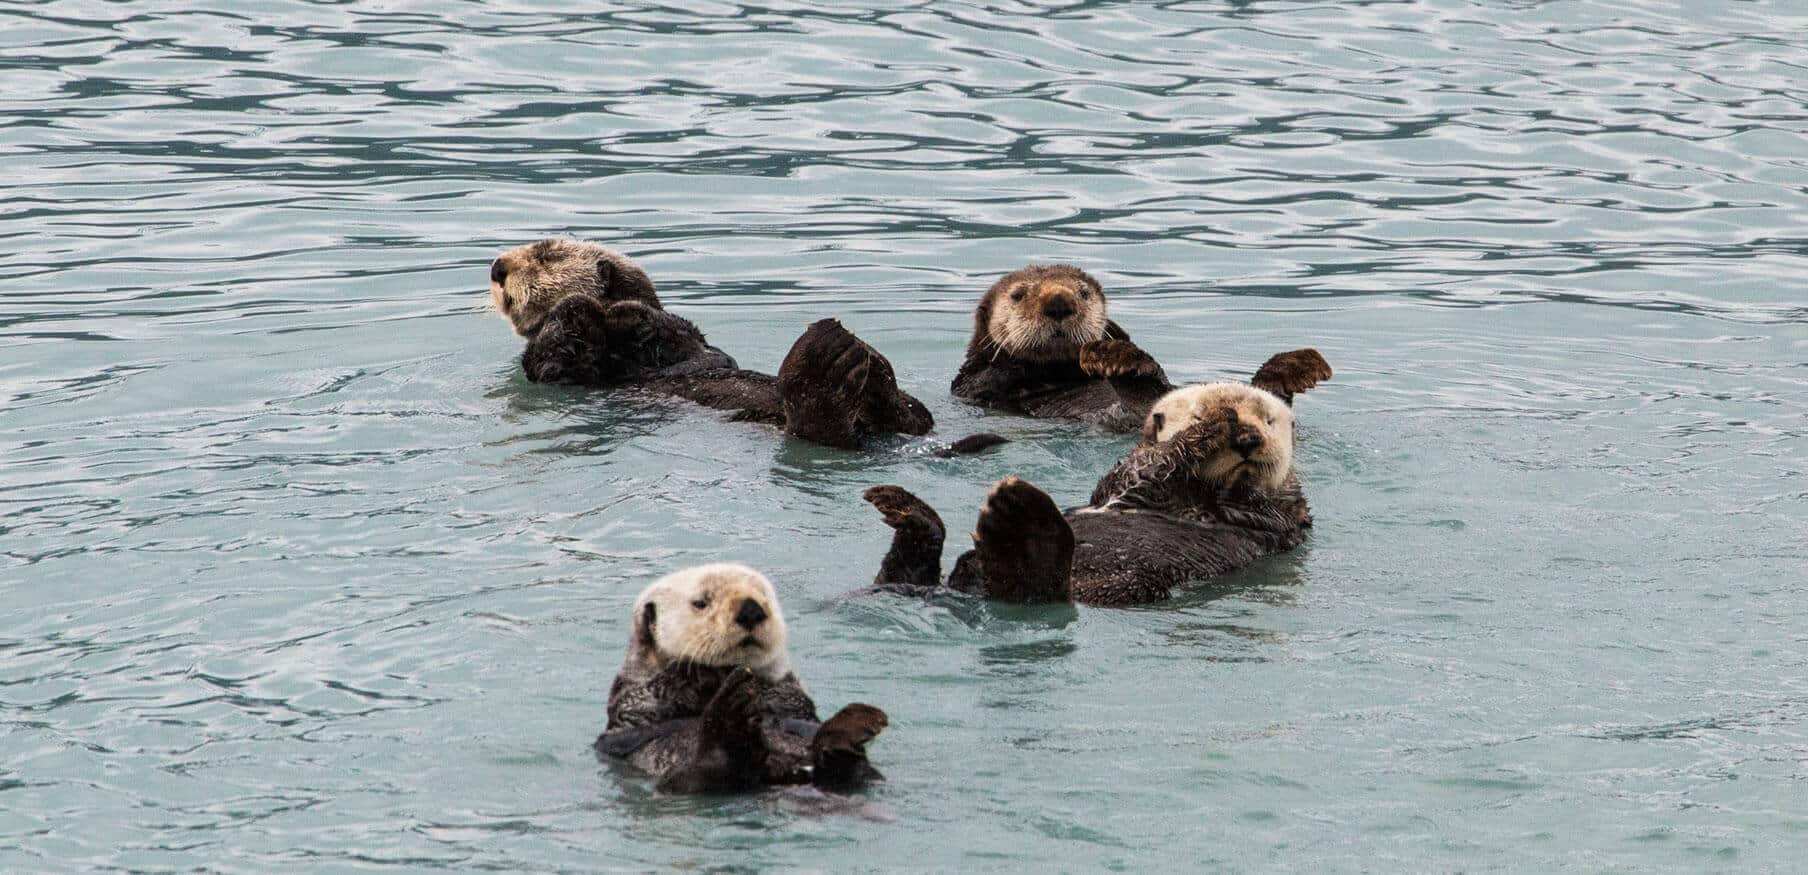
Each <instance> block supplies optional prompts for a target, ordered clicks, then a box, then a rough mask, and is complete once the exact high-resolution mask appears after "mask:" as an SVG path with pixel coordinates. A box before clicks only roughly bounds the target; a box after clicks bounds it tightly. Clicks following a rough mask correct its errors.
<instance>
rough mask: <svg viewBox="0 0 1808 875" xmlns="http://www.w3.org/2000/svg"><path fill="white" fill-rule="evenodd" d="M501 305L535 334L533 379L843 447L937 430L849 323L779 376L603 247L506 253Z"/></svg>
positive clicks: (797, 351)
mask: <svg viewBox="0 0 1808 875" xmlns="http://www.w3.org/2000/svg"><path fill="white" fill-rule="evenodd" d="M490 298H491V302H492V303H493V304H494V306H495V308H496V310H497V312H498V313H500V314H502V315H503V316H504V317H505V318H507V319H508V320H509V323H510V324H511V325H512V326H514V329H515V332H516V333H517V334H520V335H521V336H523V337H526V338H527V347H526V349H525V350H524V351H523V352H522V355H521V367H522V370H524V371H525V372H526V373H527V377H528V379H530V380H533V381H534V382H538V383H567V384H575V385H580V386H591V387H600V388H613V387H623V386H637V387H641V388H644V389H647V390H650V391H654V392H658V393H662V394H667V395H675V396H677V397H680V398H686V399H689V400H691V401H694V402H696V403H698V404H702V405H704V406H706V407H711V408H714V409H717V410H726V411H730V412H732V413H733V418H734V419H735V420H738V421H745V422H760V423H765V424H768V425H776V426H780V427H782V428H784V430H785V431H786V432H787V433H789V434H792V435H795V436H797V437H800V438H803V439H805V440H810V441H814V442H816V443H820V444H824V445H827V446H833V447H843V448H850V447H855V446H858V445H859V444H860V443H861V442H862V441H864V440H865V439H866V438H867V437H869V436H872V435H882V434H912V435H921V434H927V433H928V432H929V430H930V429H931V428H932V427H934V424H935V421H934V418H933V417H932V416H931V415H930V413H929V409H928V408H927V407H924V406H923V404H922V402H920V401H918V400H917V399H916V398H913V397H911V396H910V395H909V394H908V393H906V392H904V391H903V390H901V389H899V388H898V384H897V378H896V376H895V375H894V374H893V372H892V368H891V363H890V362H889V361H887V360H886V359H885V357H884V356H883V355H880V354H879V352H878V350H875V349H873V348H872V347H871V346H869V345H867V344H866V343H865V342H863V341H861V340H860V339H859V338H858V337H855V336H854V335H853V334H852V333H850V332H849V331H848V330H847V329H846V328H844V327H842V325H841V323H840V322H838V321H836V320H834V319H822V320H819V321H817V322H815V323H813V324H811V325H810V326H809V328H807V329H806V330H805V331H804V333H803V335H802V336H800V337H799V338H798V339H797V341H796V343H794V344H793V345H792V347H791V350H790V352H789V353H788V354H787V355H786V356H785V360H784V362H783V364H782V365H781V366H780V367H779V373H778V376H776V377H774V376H771V375H768V374H762V373H759V372H757V371H749V370H744V369H742V368H740V367H739V366H738V365H737V364H736V362H735V360H734V359H733V358H732V357H730V356H729V355H728V354H727V353H725V352H723V351H722V350H720V349H717V348H715V347H713V346H711V345H709V343H708V342H707V341H706V340H705V339H704V336H703V332H702V331H700V330H698V328H697V326H696V325H694V324H692V323H691V322H690V321H689V320H687V319H684V318H682V317H680V316H676V315H674V314H672V313H669V312H667V311H666V310H665V309H664V308H663V306H662V305H661V304H660V301H659V295H658V293H657V291H656V290H655V289H654V287H653V283H652V280H651V279H649V278H648V277H647V275H646V272H645V271H643V270H641V269H640V267H639V266H638V265H635V264H634V262H633V261H632V260H631V259H629V258H628V257H627V256H625V255H622V254H621V253H619V252H615V251H613V250H610V249H607V248H605V247H602V246H598V245H596V244H594V243H582V242H578V241H571V240H543V241H540V242H538V243H532V244H528V245H526V246H520V247H516V248H514V249H511V250H509V251H507V252H504V253H503V254H502V255H500V256H498V257H497V259H496V260H495V261H494V262H493V263H492V264H491V268H490Z"/></svg>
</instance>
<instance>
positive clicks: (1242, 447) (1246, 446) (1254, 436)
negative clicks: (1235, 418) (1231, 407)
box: [1230, 428, 1262, 456]
mask: <svg viewBox="0 0 1808 875" xmlns="http://www.w3.org/2000/svg"><path fill="white" fill-rule="evenodd" d="M1230 445H1231V447H1232V448H1234V449H1235V450H1236V451H1237V452H1239V453H1242V454H1243V455H1245V456H1248V455H1249V454H1250V453H1253V452H1255V451H1256V450H1259V449H1261V448H1262V433H1261V432H1258V431H1256V430H1255V429H1253V428H1240V429H1237V431H1236V433H1235V434H1232V435H1231V436H1230Z"/></svg>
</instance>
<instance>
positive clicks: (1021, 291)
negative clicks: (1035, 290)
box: [1011, 286, 1030, 301]
mask: <svg viewBox="0 0 1808 875" xmlns="http://www.w3.org/2000/svg"><path fill="white" fill-rule="evenodd" d="M1029 293H1030V290H1029V289H1026V288H1024V287H1022V286H1018V287H1017V288H1014V289H1012V290H1011V300H1013V301H1021V300H1023V296H1024V295H1027V294H1029Z"/></svg>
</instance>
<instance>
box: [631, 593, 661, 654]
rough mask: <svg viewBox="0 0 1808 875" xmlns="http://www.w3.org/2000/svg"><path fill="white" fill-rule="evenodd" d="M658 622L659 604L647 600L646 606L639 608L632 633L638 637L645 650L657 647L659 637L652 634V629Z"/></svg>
mask: <svg viewBox="0 0 1808 875" xmlns="http://www.w3.org/2000/svg"><path fill="white" fill-rule="evenodd" d="M658 623H659V606H658V605H655V604H653V603H652V602H647V606H646V607H644V608H641V609H640V618H639V620H638V621H637V622H636V623H635V624H634V625H635V627H636V628H635V630H634V633H635V635H636V636H638V637H639V639H640V646H641V647H643V648H645V649H647V650H654V649H657V648H658V646H659V639H658V638H657V637H656V636H655V635H654V634H653V630H654V629H655V628H657V625H658Z"/></svg>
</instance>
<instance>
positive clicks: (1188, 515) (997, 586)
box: [866, 350, 1330, 605]
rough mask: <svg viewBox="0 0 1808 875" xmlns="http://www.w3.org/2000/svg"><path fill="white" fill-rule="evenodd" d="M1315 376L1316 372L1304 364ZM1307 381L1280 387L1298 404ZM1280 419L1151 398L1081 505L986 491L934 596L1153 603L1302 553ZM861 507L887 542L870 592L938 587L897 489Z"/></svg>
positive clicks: (1223, 391)
mask: <svg viewBox="0 0 1808 875" xmlns="http://www.w3.org/2000/svg"><path fill="white" fill-rule="evenodd" d="M1314 362H1316V364H1314ZM1323 362H1324V359H1323V358H1322V357H1321V356H1319V355H1318V353H1317V352H1315V351H1312V350H1298V351H1295V352H1291V353H1282V354H1281V355H1279V356H1275V357H1274V358H1272V359H1270V360H1269V363H1268V364H1266V365H1264V366H1263V371H1260V372H1258V373H1264V372H1267V373H1270V374H1273V373H1276V372H1288V373H1295V374H1296V375H1297V374H1307V373H1312V374H1316V373H1320V372H1322V373H1323V374H1324V375H1325V376H1326V377H1328V376H1329V375H1330V369H1329V366H1328V365H1325V366H1323V367H1322V368H1320V367H1318V366H1319V365H1323ZM1316 382H1317V378H1316V377H1313V378H1306V377H1298V378H1295V379H1291V380H1289V381H1288V383H1287V384H1288V385H1291V386H1293V387H1294V388H1293V390H1292V391H1296V392H1297V391H1304V390H1305V389H1308V388H1310V387H1311V385H1315V384H1316ZM1293 451H1294V428H1293V412H1292V410H1291V408H1290V407H1289V405H1288V404H1287V403H1286V401H1284V400H1282V399H1281V398H1280V397H1278V396H1276V395H1274V394H1273V393H1271V392H1268V391H1266V390H1263V389H1259V388H1256V387H1254V386H1247V385H1242V384H1237V383H1215V384H1208V385H1203V386H1189V387H1186V388H1182V389H1177V390H1175V391H1173V392H1171V393H1169V394H1168V395H1166V396H1164V397H1163V398H1161V399H1160V400H1159V401H1158V402H1156V403H1155V404H1154V405H1153V409H1152V410H1151V411H1150V414H1149V416H1148V418H1147V420H1146V421H1145V423H1144V428H1143V435H1142V439H1141V441H1140V442H1139V443H1138V445H1137V446H1136V447H1135V448H1134V449H1132V450H1131V451H1130V453H1129V454H1128V455H1127V456H1126V457H1125V458H1124V459H1123V461H1121V462H1119V463H1118V464H1117V465H1116V466H1114V467H1113V468H1112V470H1111V471H1110V472H1108V473H1107V474H1106V475H1105V476H1104V477H1103V478H1101V479H1100V480H1099V483H1098V485H1097V487H1096V488H1095V489H1094V491H1093V494H1092V498H1091V501H1090V502H1089V503H1088V504H1087V505H1086V506H1084V507H1078V508H1074V509H1071V510H1068V511H1067V512H1065V513H1063V512H1062V511H1060V510H1059V509H1058V508H1057V507H1056V505H1055V503H1054V501H1053V500H1051V499H1050V498H1049V497H1048V495H1047V494H1045V493H1043V492H1042V491H1041V490H1040V489H1037V488H1036V487H1035V486H1034V485H1032V484H1030V483H1029V482H1027V481H1024V480H1021V479H1019V478H1016V477H1007V478H1005V479H1004V480H1002V481H1000V482H999V483H998V484H997V485H996V486H994V487H993V489H992V492H991V494H990V495H988V496H987V498H986V502H985V504H984V506H983V507H982V508H981V509H980V513H979V519H978V521H977V522H976V524H975V526H974V532H973V544H974V546H973V549H972V550H969V551H967V552H966V553H964V554H962V555H961V556H960V557H959V558H958V559H957V560H956V561H955V566H954V570H953V571H952V572H951V573H950V574H949V576H948V579H947V581H946V584H945V585H946V586H947V587H949V588H952V589H956V590H960V591H964V592H973V593H978V594H981V595H984V596H986V597H987V598H992V599H997V600H1001V601H1010V602H1018V603H1036V602H1061V601H1067V600H1070V599H1071V600H1072V601H1076V602H1080V603H1083V604H1090V605H1133V604H1143V603H1147V602H1154V601H1162V600H1165V599H1167V598H1169V597H1170V595H1171V594H1172V592H1173V590H1174V588H1175V587H1176V586H1178V585H1180V584H1182V583H1185V582H1187V581H1197V580H1203V579H1207V578H1211V577H1214V576H1217V575H1220V574H1224V573H1226V572H1228V571H1232V570H1234V569H1237V568H1241V567H1243V566H1245V565H1248V564H1250V563H1251V562H1254V561H1255V560H1257V559H1259V558H1261V557H1263V556H1268V555H1271V554H1274V553H1280V552H1284V551H1286V550H1291V549H1293V548H1294V547H1296V546H1298V545H1299V544H1300V543H1302V542H1303V541H1304V540H1305V537H1306V530H1307V529H1308V528H1309V527H1310V526H1311V525H1312V513H1311V509H1310V507H1309V506H1308V505H1307V503H1306V498H1305V494H1304V492H1303V491H1302V490H1301V488H1300V483H1299V479H1298V476H1297V475H1296V474H1295V472H1294V466H1293ZM866 499H867V501H868V502H870V503H872V504H873V506H874V507H876V508H878V509H879V511H880V512H881V514H883V516H884V519H885V522H886V524H887V525H889V526H891V527H892V529H893V536H892V545H891V548H890V550H889V551H888V552H887V553H886V556H885V560H884V561H883V563H882V564H881V566H880V571H879V574H878V576H877V577H876V578H875V580H874V583H875V584H877V585H878V586H880V587H882V588H894V589H903V590H907V591H911V592H922V591H925V590H928V589H933V588H934V587H935V584H936V582H937V580H938V578H939V576H940V573H941V553H942V542H943V540H944V538H945V529H944V528H943V526H942V523H941V518H940V517H939V516H938V515H937V514H936V512H935V511H934V510H933V509H932V508H930V507H929V506H928V505H927V504H925V503H924V502H923V501H921V500H920V499H918V498H917V497H916V496H914V495H912V494H910V493H909V492H908V491H905V490H904V489H902V488H901V487H897V486H878V487H874V488H872V489H869V490H867V492H866Z"/></svg>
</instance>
